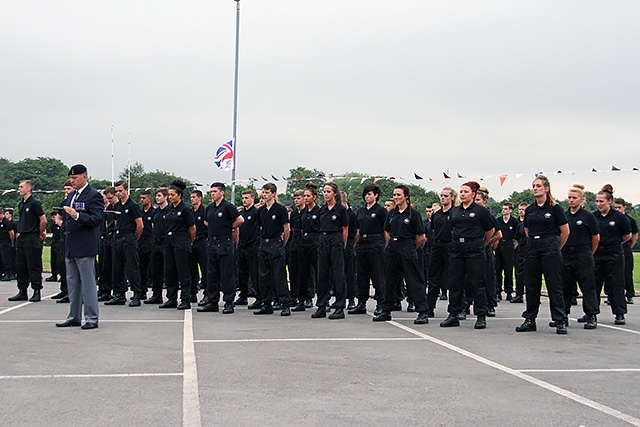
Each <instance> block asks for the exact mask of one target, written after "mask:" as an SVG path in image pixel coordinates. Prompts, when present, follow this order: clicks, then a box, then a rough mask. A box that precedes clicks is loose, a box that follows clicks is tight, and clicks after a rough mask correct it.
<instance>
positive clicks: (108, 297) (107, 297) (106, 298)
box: [98, 293, 113, 302]
mask: <svg viewBox="0 0 640 427" xmlns="http://www.w3.org/2000/svg"><path fill="white" fill-rule="evenodd" d="M112 298H113V297H112V296H111V294H106V293H105V294H100V295H99V296H98V301H99V302H106V301H111V299H112Z"/></svg>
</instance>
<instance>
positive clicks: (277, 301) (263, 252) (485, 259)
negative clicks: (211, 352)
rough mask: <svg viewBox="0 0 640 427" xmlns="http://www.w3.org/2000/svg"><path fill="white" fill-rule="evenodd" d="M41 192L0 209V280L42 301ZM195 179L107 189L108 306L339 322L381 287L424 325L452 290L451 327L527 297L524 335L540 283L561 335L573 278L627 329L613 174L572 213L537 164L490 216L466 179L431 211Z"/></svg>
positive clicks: (587, 305) (372, 198)
mask: <svg viewBox="0 0 640 427" xmlns="http://www.w3.org/2000/svg"><path fill="white" fill-rule="evenodd" d="M64 188H65V200H64V201H62V203H61V204H60V206H61V208H58V209H54V210H53V212H51V219H52V220H53V228H52V234H53V240H52V246H51V248H52V251H51V269H52V275H51V277H49V278H47V279H46V281H50V282H54V281H58V277H59V278H60V279H59V280H60V292H59V293H58V294H57V295H55V296H53V299H57V302H58V303H64V302H68V301H69V296H68V293H67V283H66V281H67V274H66V272H65V262H64V259H65V255H64V254H65V250H64V247H65V240H66V239H65V236H66V230H65V224H64V222H63V221H62V215H63V214H64V211H65V210H64V209H63V208H62V207H64V206H69V205H70V203H69V200H68V198H70V197H71V194H72V190H73V186H72V183H71V182H70V181H67V182H66V183H65V186H64ZM32 190H33V184H32V183H31V182H30V181H28V180H25V181H21V182H20V185H19V187H18V191H19V194H20V196H21V197H22V199H21V201H20V204H19V221H18V223H15V222H13V220H12V213H13V212H12V211H11V210H9V209H6V210H4V211H3V212H2V214H3V216H2V221H1V224H0V260H1V262H2V280H3V281H8V280H12V279H17V283H18V293H17V294H16V295H15V296H13V297H11V298H9V300H11V301H21V300H27V299H29V301H32V302H37V301H40V299H41V294H40V292H41V289H42V242H43V241H44V237H45V236H46V229H45V227H46V224H47V219H46V216H45V213H44V212H43V210H42V207H41V205H40V203H39V202H38V201H37V200H36V199H35V198H34V197H33V196H32V195H31V192H32ZM185 190H186V185H185V183H184V182H182V181H179V180H176V181H174V182H173V183H172V184H171V186H169V187H168V188H158V189H156V190H155V192H154V193H151V192H149V191H143V192H142V193H141V195H140V200H139V203H137V202H136V201H134V200H132V199H131V197H130V196H129V191H128V186H127V182H126V181H120V182H118V183H116V184H115V186H114V187H109V188H106V189H104V190H102V192H101V193H102V197H103V202H104V210H103V221H102V224H101V232H100V248H99V256H98V257H97V261H96V272H97V274H96V276H97V278H98V280H97V288H98V294H97V295H98V300H99V301H102V302H104V305H107V306H110V305H125V304H128V305H129V307H137V306H140V305H142V304H157V305H158V306H159V308H160V309H178V310H184V309H190V308H191V305H192V304H194V303H197V305H198V308H197V311H198V312H200V313H208V312H218V311H222V313H223V314H232V313H234V311H235V310H236V309H237V308H238V307H241V306H247V307H248V309H250V310H253V314H255V315H257V316H262V315H272V314H274V313H275V312H276V311H279V312H280V315H281V316H291V315H292V312H294V313H296V312H304V311H306V310H311V309H313V310H312V314H311V317H312V318H314V319H319V318H326V317H328V318H329V319H334V320H335V319H344V318H345V317H346V316H345V314H349V315H362V314H366V313H367V301H368V300H369V299H370V298H373V299H374V300H375V303H376V304H375V310H374V312H373V313H372V315H373V321H374V322H380V321H388V320H391V319H392V313H393V312H394V311H398V310H402V307H403V306H402V302H403V300H405V299H406V303H407V305H406V309H407V311H408V312H415V313H417V317H416V319H415V320H414V323H415V324H426V323H429V318H432V317H434V316H435V310H436V304H437V303H438V301H447V302H446V303H447V304H448V305H447V307H446V311H447V317H446V318H445V320H443V321H442V322H441V323H440V326H441V327H458V326H460V325H461V320H465V319H466V316H467V315H470V314H471V307H473V313H474V315H475V318H476V321H475V324H474V328H475V329H484V328H486V327H487V318H488V317H493V316H495V315H496V308H497V306H498V302H499V301H501V300H502V299H503V296H504V297H505V300H506V301H509V302H510V303H512V304H518V303H523V304H525V303H526V304H525V310H524V312H523V313H522V317H523V318H524V322H523V323H522V324H521V325H519V326H517V327H516V331H517V332H530V331H535V330H536V329H537V325H536V318H537V317H538V314H539V310H540V300H541V292H542V288H543V281H542V279H543V278H544V284H545V287H546V291H547V295H548V297H549V306H550V313H551V316H550V317H551V322H550V323H549V326H550V327H554V328H555V329H556V332H557V333H558V334H566V333H567V326H568V317H569V314H570V312H571V309H572V306H575V305H577V300H576V297H577V296H578V295H579V294H578V287H579V288H580V291H581V294H582V310H583V315H582V316H581V317H580V318H579V319H578V322H580V323H584V328H585V329H595V328H597V316H598V315H599V314H600V306H601V304H600V296H601V294H602V292H603V291H604V293H605V294H606V297H607V300H606V303H607V304H608V305H609V306H610V308H611V311H612V313H613V315H614V322H615V324H617V325H622V324H624V323H625V314H626V312H627V304H633V297H634V295H635V292H634V287H633V278H632V270H633V256H632V253H631V248H632V246H633V245H635V243H636V240H637V239H638V227H637V224H636V222H635V220H634V219H633V218H632V217H630V216H628V215H627V214H626V213H625V208H626V202H625V201H624V200H623V199H614V197H613V188H612V187H611V185H609V184H607V185H605V186H604V187H603V188H602V190H601V191H599V192H598V193H597V196H596V206H597V210H596V211H595V212H589V211H587V210H586V209H585V208H584V203H585V191H584V187H583V186H582V185H580V184H575V185H574V186H573V187H572V188H570V189H569V190H568V198H567V200H568V205H569V209H568V210H566V211H564V210H563V209H562V208H561V207H560V205H559V204H558V203H556V200H555V199H554V197H553V196H552V194H551V186H550V183H549V180H548V179H547V178H546V177H545V176H542V175H539V176H537V177H536V179H535V180H534V181H533V184H532V191H533V195H534V197H535V200H534V201H532V203H531V204H527V203H521V204H520V205H519V206H517V207H516V206H514V205H513V204H512V203H510V202H506V203H504V204H503V206H502V211H501V213H500V214H499V215H497V216H496V215H493V214H492V213H491V212H490V211H489V209H488V208H487V207H486V205H487V201H488V200H489V191H488V190H487V188H485V187H482V186H480V185H479V184H478V183H477V182H475V181H469V182H465V183H464V184H462V186H461V187H460V188H459V189H454V188H451V187H444V188H443V189H442V190H441V191H440V202H439V203H434V204H433V205H429V206H427V207H426V211H425V213H426V218H425V219H423V218H422V216H421V214H420V212H419V209H418V208H417V206H416V205H415V204H412V203H411V194H410V191H409V188H408V187H407V186H405V185H397V186H396V187H395V188H394V190H393V194H392V198H390V199H388V200H384V201H383V202H380V196H381V194H380V187H379V186H377V185H376V184H369V185H366V186H365V187H364V188H363V190H362V194H361V197H362V200H363V202H364V205H363V206H362V207H360V208H359V209H358V210H357V211H355V212H354V211H353V210H352V209H351V206H350V203H349V201H348V199H347V195H346V194H345V193H344V192H342V191H340V189H339V188H338V186H337V185H336V184H335V183H333V182H327V183H325V184H324V185H323V186H322V188H321V193H322V199H323V200H322V201H321V200H320V199H319V188H318V186H317V185H316V184H313V183H308V184H307V185H306V187H305V188H304V190H298V191H296V192H295V193H294V195H293V203H292V205H291V206H283V205H282V204H280V203H279V202H278V196H277V187H276V185H275V184H273V183H267V184H265V185H263V186H262V188H261V190H260V191H259V194H256V193H255V192H254V191H253V190H245V191H243V192H242V195H241V196H242V207H240V208H236V207H235V206H233V205H232V204H231V203H229V202H228V201H227V200H226V199H225V194H226V191H227V189H226V186H225V184H223V183H220V182H215V183H213V184H211V192H210V197H211V203H209V204H207V205H206V206H205V204H204V203H203V194H202V192H201V191H200V190H194V191H191V192H186V193H185ZM187 197H188V198H189V202H190V203H189V204H187V203H186V201H185V199H186V198H187ZM515 209H517V211H518V217H515V216H514V215H513V213H514V210H515ZM74 212H75V211H74ZM287 271H288V273H287ZM29 285H31V287H32V289H33V294H32V295H31V297H30V298H29V295H28V294H27V290H28V287H29ZM371 288H373V296H371V290H372V289H371ZM128 291H131V292H132V295H131V297H130V299H129V300H127V292H128ZM200 291H202V297H201V298H200V299H199V295H200ZM314 297H315V308H314V303H313V301H314ZM221 298H222V309H220V308H221V307H220V304H221V301H220V299H221ZM250 299H253V301H250ZM443 304H444V302H443Z"/></svg>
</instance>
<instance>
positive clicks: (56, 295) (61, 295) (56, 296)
mask: <svg viewBox="0 0 640 427" xmlns="http://www.w3.org/2000/svg"><path fill="white" fill-rule="evenodd" d="M66 296H67V293H66V292H62V291H60V292H58V293H57V294H55V295H54V296H52V297H51V299H60V298H63V297H66Z"/></svg>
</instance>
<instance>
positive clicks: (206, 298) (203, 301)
mask: <svg viewBox="0 0 640 427" xmlns="http://www.w3.org/2000/svg"><path fill="white" fill-rule="evenodd" d="M207 304H209V295H205V296H204V297H202V299H201V300H200V302H199V303H198V307H204V306H205V305H207Z"/></svg>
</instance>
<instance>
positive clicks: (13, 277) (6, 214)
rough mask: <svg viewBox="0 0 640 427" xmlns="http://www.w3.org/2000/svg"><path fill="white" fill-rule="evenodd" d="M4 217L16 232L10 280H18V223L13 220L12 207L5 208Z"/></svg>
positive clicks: (12, 250)
mask: <svg viewBox="0 0 640 427" xmlns="http://www.w3.org/2000/svg"><path fill="white" fill-rule="evenodd" d="M4 217H5V218H6V219H7V221H9V222H10V223H11V228H12V229H13V231H14V232H15V240H14V242H13V248H12V249H11V268H10V270H11V275H10V276H9V280H17V278H18V275H17V274H16V241H17V240H18V223H17V222H15V221H14V220H13V209H12V208H6V209H5V210H4Z"/></svg>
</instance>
